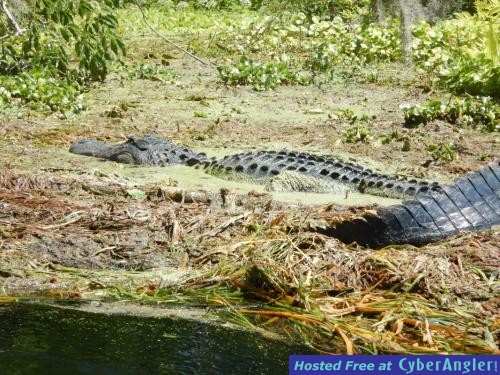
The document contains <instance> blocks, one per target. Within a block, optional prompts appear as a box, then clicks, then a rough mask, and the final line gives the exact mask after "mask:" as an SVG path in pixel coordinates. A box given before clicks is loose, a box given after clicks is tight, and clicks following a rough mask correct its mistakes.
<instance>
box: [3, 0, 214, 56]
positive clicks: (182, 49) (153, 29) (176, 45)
mask: <svg viewBox="0 0 500 375" xmlns="http://www.w3.org/2000/svg"><path fill="white" fill-rule="evenodd" d="M0 1H1V0H0ZM135 5H137V7H138V8H139V10H140V11H141V13H142V19H143V20H144V23H145V24H146V26H147V27H149V29H150V30H151V31H152V32H154V33H155V34H156V35H158V36H159V37H160V38H162V39H163V40H164V41H165V42H167V43H170V44H171V45H173V46H174V47H175V48H177V49H179V50H181V51H182V52H184V53H185V54H187V55H189V56H191V57H192V58H193V59H195V60H197V61H199V62H201V63H202V64H204V65H214V64H212V63H211V62H206V61H204V60H202V59H200V58H199V57H198V56H195V55H193V54H192V53H191V52H189V51H188V50H186V49H184V48H182V47H181V46H179V45H178V44H177V43H175V42H173V41H171V40H170V39H168V38H166V37H165V36H163V35H161V34H160V33H159V32H158V30H156V29H155V28H154V27H153V25H151V23H150V22H149V21H148V18H147V17H146V13H144V9H142V7H141V5H140V4H139V2H138V1H136V2H135Z"/></svg>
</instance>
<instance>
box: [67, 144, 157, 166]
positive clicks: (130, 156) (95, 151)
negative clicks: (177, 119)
mask: <svg viewBox="0 0 500 375" xmlns="http://www.w3.org/2000/svg"><path fill="white" fill-rule="evenodd" d="M150 146H151V143H150V142H148V141H147V140H146V141H145V140H144V139H136V138H129V139H128V140H127V141H126V142H123V143H119V144H114V145H108V144H104V143H101V142H99V141H97V140H95V139H89V140H83V141H78V142H76V143H74V144H72V145H71V147H70V149H69V151H70V152H72V153H73V154H79V155H85V156H93V157H96V158H102V159H107V160H112V161H116V162H119V163H127V164H149V162H148V161H149V155H150V152H149V151H150Z"/></svg>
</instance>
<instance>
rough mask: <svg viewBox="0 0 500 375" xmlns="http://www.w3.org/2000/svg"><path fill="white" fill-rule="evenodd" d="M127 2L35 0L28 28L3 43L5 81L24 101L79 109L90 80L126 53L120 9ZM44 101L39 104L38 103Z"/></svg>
mask: <svg viewBox="0 0 500 375" xmlns="http://www.w3.org/2000/svg"><path fill="white" fill-rule="evenodd" d="M125 2H126V0H103V1H92V0H78V1H70V0H33V1H32V3H30V7H29V9H30V11H29V13H28V14H27V15H26V16H25V23H26V31H25V32H24V33H22V34H20V35H16V36H13V37H11V38H8V39H6V40H5V41H3V42H2V44H1V45H0V82H1V83H0V85H1V87H3V89H4V90H3V91H4V96H5V95H6V94H5V92H8V93H9V95H10V96H11V97H13V98H19V99H21V100H20V101H19V103H18V104H21V105H22V104H23V103H30V107H34V106H35V107H36V106H39V107H40V108H41V109H43V111H61V112H68V111H71V112H77V111H79V110H81V109H83V108H84V106H83V104H82V96H81V95H80V93H81V92H82V90H83V88H84V87H85V85H86V84H87V83H88V82H90V81H102V80H104V78H105V77H106V75H107V74H108V72H109V66H110V63H111V62H112V61H113V60H116V59H117V58H119V57H120V56H122V55H124V54H125V46H124V44H123V42H122V40H121V38H120V36H119V34H118V32H117V27H118V21H117V18H116V16H115V14H114V13H115V12H114V9H115V8H117V7H120V6H122V5H123V4H124V3H125ZM36 103H38V104H36Z"/></svg>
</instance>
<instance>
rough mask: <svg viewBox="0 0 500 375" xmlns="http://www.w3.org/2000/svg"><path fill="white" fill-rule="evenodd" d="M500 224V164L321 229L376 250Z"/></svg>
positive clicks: (343, 239) (438, 238) (413, 243)
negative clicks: (403, 200) (373, 212)
mask: <svg viewBox="0 0 500 375" xmlns="http://www.w3.org/2000/svg"><path fill="white" fill-rule="evenodd" d="M498 224H500V160H496V161H495V162H493V163H491V164H490V165H488V166H485V167H483V168H481V169H479V170H478V171H477V172H469V173H468V174H467V175H466V176H464V177H461V178H459V179H457V180H456V181H455V183H454V184H452V185H449V186H443V187H442V190H440V191H433V192H428V193H419V194H417V195H416V196H415V198H414V199H412V200H408V201H405V202H403V203H401V204H397V205H394V206H389V207H384V208H380V209H378V210H377V211H376V214H365V215H364V216H363V217H361V218H357V219H353V220H348V221H344V222H341V223H338V224H336V225H335V226H332V227H328V228H326V229H322V230H320V231H321V232H323V233H325V234H328V235H330V236H333V237H336V238H338V239H340V240H341V241H343V242H344V243H352V242H357V243H358V244H360V245H363V246H368V247H371V248H381V247H384V246H388V245H392V244H412V245H416V246H421V245H425V244H427V243H430V242H434V241H438V240H441V239H444V238H447V237H449V236H453V235H455V234H458V233H459V232H462V231H474V230H480V229H485V228H491V227H493V226H494V225H498Z"/></svg>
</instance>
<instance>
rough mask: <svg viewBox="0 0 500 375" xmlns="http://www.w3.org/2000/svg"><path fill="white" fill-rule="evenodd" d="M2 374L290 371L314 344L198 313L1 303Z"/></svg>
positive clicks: (0, 361)
mask: <svg viewBox="0 0 500 375" xmlns="http://www.w3.org/2000/svg"><path fill="white" fill-rule="evenodd" d="M0 322H1V324H0V374H23V375H27V374H33V375H35V374H36V375H45V374H47V375H49V374H50V375H59V374H61V375H63V374H64V375H67V374H96V375H97V374H99V375H101V374H106V375H108V374H109V375H121V374H134V375H136V374H235V373H237V374H285V373H287V368H288V355H289V354H293V353H309V352H311V350H310V349H308V348H305V347H301V346H293V345H288V344H285V343H284V342H283V341H280V340H273V339H268V338H264V337H263V336H261V335H259V334H257V333H251V332H249V331H246V330H242V329H233V328H228V327H224V326H221V325H220V324H219V325H214V324H211V323H209V322H203V321H201V320H196V319H182V318H178V317H166V316H163V317H160V316H150V317H147V316H132V315H123V314H118V315H117V314H112V315H110V314H98V313H94V312H88V311H82V310H78V309H72V308H71V309H68V308H59V307H51V306H41V305H33V304H11V305H10V304H9V305H3V306H0Z"/></svg>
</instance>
